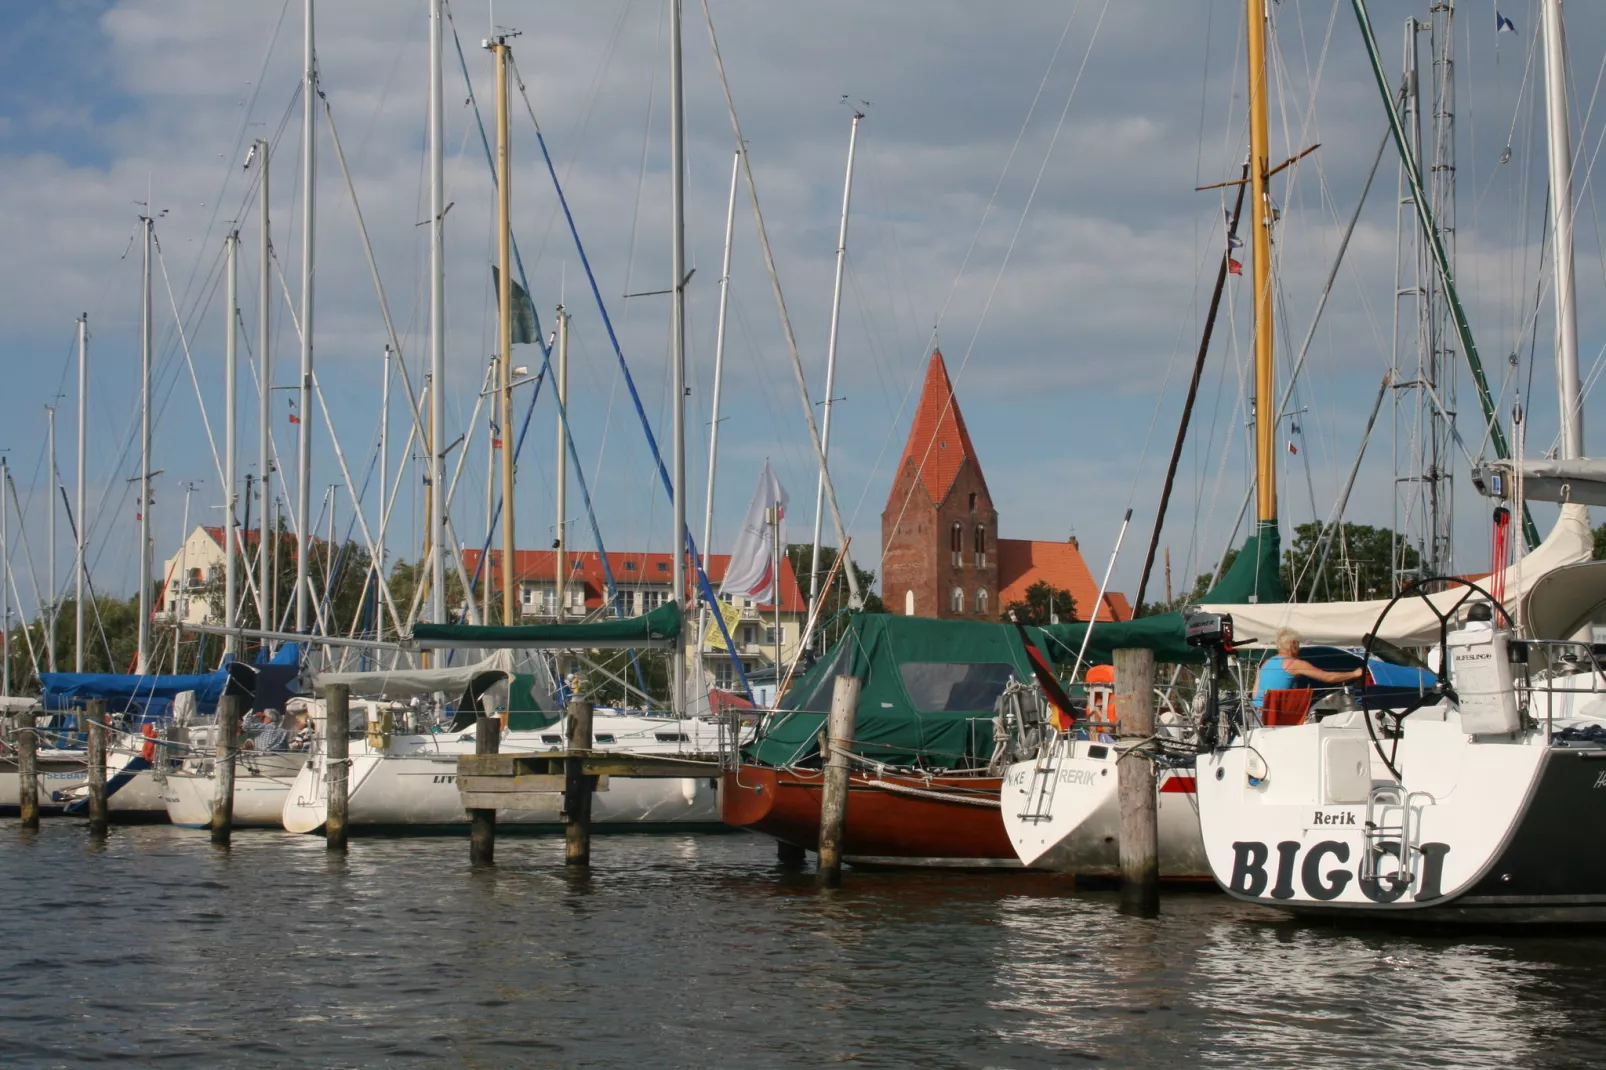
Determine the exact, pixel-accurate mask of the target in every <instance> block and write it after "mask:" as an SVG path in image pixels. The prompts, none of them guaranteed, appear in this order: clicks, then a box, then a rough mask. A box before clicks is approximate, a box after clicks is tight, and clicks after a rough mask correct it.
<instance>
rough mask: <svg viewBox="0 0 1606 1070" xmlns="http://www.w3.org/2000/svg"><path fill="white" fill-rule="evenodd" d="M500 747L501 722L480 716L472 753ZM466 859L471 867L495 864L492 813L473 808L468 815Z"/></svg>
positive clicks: (496, 750)
mask: <svg viewBox="0 0 1606 1070" xmlns="http://www.w3.org/2000/svg"><path fill="white" fill-rule="evenodd" d="M501 746H502V722H501V720H500V719H498V718H496V717H481V718H479V719H478V720H477V721H475V722H474V753H475V754H495V753H497V752H498V751H499V750H501ZM468 823H469V842H468V860H469V863H470V864H471V865H476V866H489V865H491V864H493V863H494V862H495V861H496V811H495V810H486V809H479V808H476V809H473V810H470V811H469V812H468Z"/></svg>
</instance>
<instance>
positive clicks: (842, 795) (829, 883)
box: [815, 676, 861, 888]
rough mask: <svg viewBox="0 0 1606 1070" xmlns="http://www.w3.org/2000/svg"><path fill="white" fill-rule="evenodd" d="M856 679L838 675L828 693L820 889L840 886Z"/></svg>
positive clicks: (856, 703)
mask: <svg viewBox="0 0 1606 1070" xmlns="http://www.w3.org/2000/svg"><path fill="white" fill-rule="evenodd" d="M860 684H861V681H860V680H859V678H858V677H857V676H838V677H837V678H836V682H835V684H834V685H833V687H832V691H831V714H830V717H829V719H828V720H827V721H826V738H827V740H828V745H829V746H830V754H829V756H828V757H827V758H826V761H825V789H824V793H823V794H822V795H821V796H820V867H819V869H818V871H817V872H816V875H815V880H816V881H817V882H818V883H819V885H820V886H821V887H822V888H835V887H836V886H837V885H839V884H841V883H842V830H843V829H844V827H846V825H847V819H848V777H849V773H850V772H851V769H850V767H849V764H848V763H849V760H850V755H851V748H852V745H853V733H854V730H855V728H856V727H857V725H858V718H859V687H860Z"/></svg>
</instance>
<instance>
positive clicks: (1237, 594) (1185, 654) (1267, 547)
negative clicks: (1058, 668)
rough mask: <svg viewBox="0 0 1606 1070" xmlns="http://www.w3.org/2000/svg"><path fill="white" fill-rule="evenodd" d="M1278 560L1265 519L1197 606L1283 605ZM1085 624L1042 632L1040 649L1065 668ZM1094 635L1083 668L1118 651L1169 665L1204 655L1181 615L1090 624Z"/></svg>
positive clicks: (1276, 542) (1273, 529)
mask: <svg viewBox="0 0 1606 1070" xmlns="http://www.w3.org/2000/svg"><path fill="white" fill-rule="evenodd" d="M1281 556H1282V540H1281V539H1280V537H1279V536H1278V534H1277V525H1276V522H1275V521H1265V522H1262V523H1261V525H1260V528H1259V530H1258V531H1257V532H1256V534H1254V535H1251V536H1250V537H1249V538H1248V539H1246V540H1245V541H1244V546H1243V550H1242V551H1240V552H1239V554H1238V557H1237V558H1236V559H1235V560H1234V561H1233V563H1232V567H1231V568H1229V569H1227V571H1226V573H1225V574H1223V575H1222V577H1221V580H1220V582H1218V583H1217V584H1216V585H1215V586H1214V587H1212V588H1211V589H1210V591H1209V592H1208V593H1207V594H1205V595H1204V596H1203V597H1202V598H1200V599H1199V601H1200V602H1201V603H1206V604H1211V605H1217V604H1232V605H1241V604H1243V603H1246V602H1261V603H1276V602H1284V601H1287V598H1286V596H1285V594H1284V592H1283V583H1282V577H1281V574H1280V573H1279V572H1278V569H1277V566H1278V563H1279V561H1278V559H1279V558H1280V557H1281ZM1089 627H1090V625H1089V624H1088V623H1087V622H1086V621H1075V622H1073V623H1070V624H1050V625H1048V626H1046V627H1045V628H1043V629H1042V630H1043V633H1044V636H1045V638H1046V645H1045V647H1044V649H1045V650H1047V651H1048V654H1049V656H1050V657H1051V658H1053V659H1054V660H1055V661H1056V662H1059V663H1060V664H1070V663H1073V662H1075V661H1076V654H1077V651H1079V650H1081V649H1082V637H1083V636H1085V635H1086V634H1087V631H1088V628H1089ZM1091 627H1092V628H1093V637H1092V638H1091V639H1089V640H1088V643H1087V656H1086V658H1085V659H1084V662H1083V663H1084V665H1098V664H1101V663H1103V664H1108V663H1109V662H1110V661H1113V660H1114V658H1115V651H1116V650H1118V649H1121V648H1133V649H1138V650H1152V651H1154V660H1156V661H1161V662H1168V663H1171V664H1199V663H1201V662H1203V661H1204V655H1203V654H1202V653H1201V652H1200V651H1199V649H1198V648H1197V647H1191V646H1189V645H1188V643H1187V640H1186V638H1185V635H1184V630H1183V621H1182V613H1181V611H1180V610H1173V611H1172V612H1170V613H1156V614H1155V615H1154V616H1152V617H1139V618H1138V619H1137V620H1127V621H1109V622H1104V623H1100V624H1097V625H1092V626H1091Z"/></svg>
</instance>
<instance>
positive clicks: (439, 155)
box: [428, 0, 472, 624]
mask: <svg viewBox="0 0 1606 1070" xmlns="http://www.w3.org/2000/svg"><path fill="white" fill-rule="evenodd" d="M441 5H442V0H430V4H429V377H430V382H431V383H432V384H433V389H431V390H430V392H429V495H428V497H429V566H430V569H429V619H430V620H432V621H435V622H436V623H439V624H444V623H445V622H446V554H445V550H444V547H445V546H446V495H445V493H444V491H445V488H446V473H445V467H446V466H445V465H444V463H442V460H441V449H442V444H443V443H444V442H445V441H446V400H445V396H444V389H443V388H444V386H445V381H446V218H445V215H446V205H445V196H446V179H445V170H444V168H445V164H444V160H445V149H444V146H443V142H442V139H443V138H444V137H445V134H446V110H445V104H444V89H443V84H442V80H441V41H442V37H441V34H442V22H443V20H442V14H443V12H442V10H441ZM470 597H472V595H470Z"/></svg>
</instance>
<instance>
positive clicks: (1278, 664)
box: [1255, 628, 1366, 706]
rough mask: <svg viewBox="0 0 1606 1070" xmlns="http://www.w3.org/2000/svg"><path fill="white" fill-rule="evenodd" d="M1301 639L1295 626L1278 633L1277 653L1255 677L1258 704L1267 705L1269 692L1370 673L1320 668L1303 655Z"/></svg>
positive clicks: (1339, 682) (1335, 682) (1359, 676)
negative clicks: (1300, 646) (1301, 653)
mask: <svg viewBox="0 0 1606 1070" xmlns="http://www.w3.org/2000/svg"><path fill="white" fill-rule="evenodd" d="M1299 642H1300V635H1299V633H1298V632H1296V631H1294V630H1293V629H1291V628H1284V629H1282V630H1281V631H1279V632H1278V633H1277V656H1276V657H1272V658H1267V659H1266V660H1265V661H1264V662H1263V663H1261V666H1260V674H1259V675H1258V676H1256V677H1255V705H1256V706H1262V705H1264V704H1265V701H1266V692H1268V691H1287V690H1290V689H1293V688H1299V687H1310V686H1311V683H1312V682H1315V683H1319V684H1347V683H1349V682H1350V681H1351V680H1359V679H1360V678H1361V677H1362V676H1365V675H1366V670H1365V669H1349V670H1346V671H1344V672H1329V671H1328V670H1327V669H1319V668H1317V667H1316V666H1315V665H1312V664H1311V663H1310V662H1308V661H1306V660H1305V659H1304V658H1301V657H1300V656H1299ZM1301 681H1303V682H1301Z"/></svg>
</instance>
